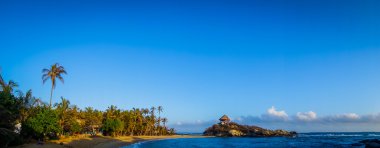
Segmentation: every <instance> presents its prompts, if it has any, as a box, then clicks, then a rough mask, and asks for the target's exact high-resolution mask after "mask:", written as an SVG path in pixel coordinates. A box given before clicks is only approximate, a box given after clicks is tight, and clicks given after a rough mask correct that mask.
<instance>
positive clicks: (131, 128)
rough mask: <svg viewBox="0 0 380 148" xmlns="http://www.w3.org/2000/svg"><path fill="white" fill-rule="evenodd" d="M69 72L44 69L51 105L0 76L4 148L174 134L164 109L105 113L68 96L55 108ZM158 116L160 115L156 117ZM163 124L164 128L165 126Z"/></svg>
mask: <svg viewBox="0 0 380 148" xmlns="http://www.w3.org/2000/svg"><path fill="white" fill-rule="evenodd" d="M61 74H66V71H65V69H64V68H63V67H62V66H60V65H59V64H54V65H53V66H51V68H50V69H44V70H43V82H45V81H47V80H48V79H51V81H52V87H51V97H50V103H49V104H47V103H45V102H43V101H41V100H42V99H40V98H36V97H34V96H33V94H32V90H29V91H27V92H26V93H25V94H24V93H23V92H21V91H20V90H16V89H17V87H18V84H17V83H15V82H14V81H8V82H6V81H5V80H4V79H3V77H2V75H1V73H0V87H1V88H0V118H1V120H0V147H8V146H13V145H18V144H22V143H25V142H29V141H33V140H38V141H44V140H49V139H59V138H60V137H63V136H76V135H79V134H86V135H89V136H91V135H98V134H102V135H105V136H139V135H152V136H153V135H154V136H158V135H172V134H174V132H175V131H174V129H173V128H170V129H169V128H168V127H167V126H166V123H167V122H168V119H167V118H162V117H161V113H162V111H163V107H162V106H158V107H157V108H156V107H151V108H150V109H149V108H131V109H119V108H118V107H116V106H114V105H111V106H109V107H108V109H106V110H105V111H101V110H97V109H94V108H92V107H86V108H84V109H80V108H78V107H77V106H76V105H73V104H71V103H70V101H69V100H68V99H66V98H64V97H61V100H60V102H58V103H55V104H54V105H53V106H52V102H51V101H52V93H53V90H54V88H55V85H56V82H55V80H56V79H59V80H61V81H62V82H63V77H62V75H61ZM156 114H158V115H159V116H156ZM161 123H162V125H161Z"/></svg>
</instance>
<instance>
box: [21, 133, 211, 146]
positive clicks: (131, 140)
mask: <svg viewBox="0 0 380 148" xmlns="http://www.w3.org/2000/svg"><path fill="white" fill-rule="evenodd" d="M207 137H209V136H192V135H172V136H120V137H109V136H94V137H90V136H78V137H68V138H62V139H60V140H51V141H48V142H45V143H44V144H43V145H37V142H33V143H28V144H24V145H21V146H16V148H90V147H91V148H110V147H122V146H129V145H131V144H135V143H141V142H147V141H154V140H164V139H178V138H207ZM60 143H62V144H63V145H61V144H60Z"/></svg>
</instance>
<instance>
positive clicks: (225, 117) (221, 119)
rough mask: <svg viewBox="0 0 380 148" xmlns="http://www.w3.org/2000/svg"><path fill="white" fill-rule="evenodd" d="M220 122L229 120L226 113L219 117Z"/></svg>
mask: <svg viewBox="0 0 380 148" xmlns="http://www.w3.org/2000/svg"><path fill="white" fill-rule="evenodd" d="M219 121H220V122H230V121H231V120H230V118H228V116H227V115H223V116H222V117H220V119H219Z"/></svg>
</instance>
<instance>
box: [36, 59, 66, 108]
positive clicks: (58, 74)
mask: <svg viewBox="0 0 380 148" xmlns="http://www.w3.org/2000/svg"><path fill="white" fill-rule="evenodd" d="M42 73H43V75H42V82H43V83H45V82H46V81H47V80H48V79H51V91H50V104H49V106H50V108H51V99H52V97H53V90H54V88H55V85H56V83H55V80H56V78H58V79H59V80H61V82H62V83H63V82H64V80H63V77H62V74H67V73H66V70H65V68H64V67H63V66H61V65H59V64H58V63H55V64H54V65H51V67H50V69H46V68H44V69H43V70H42Z"/></svg>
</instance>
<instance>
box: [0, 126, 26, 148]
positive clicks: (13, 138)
mask: <svg viewBox="0 0 380 148" xmlns="http://www.w3.org/2000/svg"><path fill="white" fill-rule="evenodd" d="M22 142H23V141H22V139H21V137H20V136H19V135H18V134H16V133H15V132H13V131H11V130H9V129H6V128H0V147H7V146H16V145H20V144H22Z"/></svg>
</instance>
